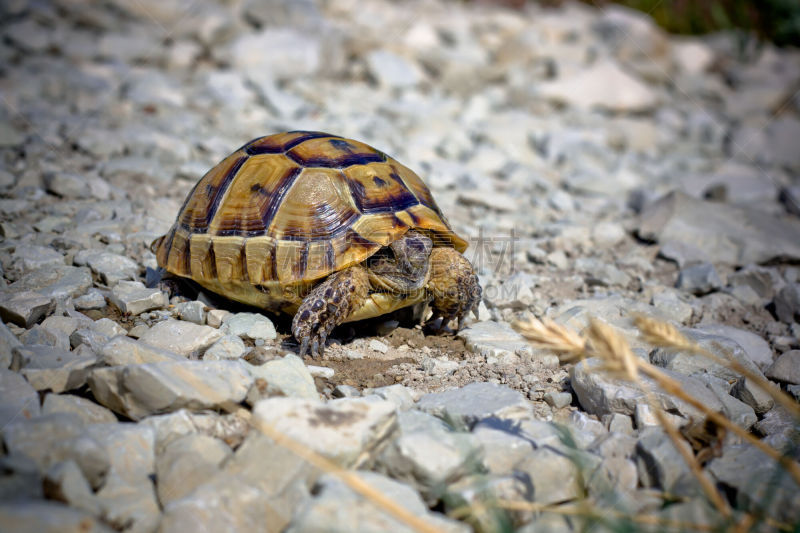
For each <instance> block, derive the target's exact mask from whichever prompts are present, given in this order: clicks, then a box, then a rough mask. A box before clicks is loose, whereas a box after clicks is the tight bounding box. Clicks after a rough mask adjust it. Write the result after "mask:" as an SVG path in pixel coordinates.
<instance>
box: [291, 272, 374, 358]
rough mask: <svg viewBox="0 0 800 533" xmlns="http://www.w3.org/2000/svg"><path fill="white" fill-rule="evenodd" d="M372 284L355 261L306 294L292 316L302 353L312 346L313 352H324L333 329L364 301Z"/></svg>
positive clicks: (293, 331) (293, 329)
mask: <svg viewBox="0 0 800 533" xmlns="http://www.w3.org/2000/svg"><path fill="white" fill-rule="evenodd" d="M369 287H370V284H369V276H368V275H367V271H366V270H365V269H364V267H362V266H358V265H356V266H352V267H350V268H346V269H344V270H342V271H339V272H336V273H335V274H331V275H330V276H329V277H328V279H326V280H325V281H323V282H322V283H320V284H319V285H317V286H316V287H314V288H313V289H312V290H311V292H309V293H308V295H307V296H306V297H305V298H303V303H301V304H300V307H299V308H298V309H297V313H296V314H295V315H294V319H293V320H292V334H294V338H295V339H297V342H299V343H300V357H302V356H303V355H305V354H306V353H307V352H308V350H309V347H310V348H311V355H312V356H317V355H321V354H322V352H323V350H324V349H325V341H326V340H327V338H328V335H329V334H330V332H331V331H332V330H333V328H334V327H336V326H338V325H339V324H341V323H342V322H344V320H345V319H346V318H347V317H348V316H349V315H350V314H351V313H352V312H353V311H355V310H356V309H358V308H359V307H360V306H361V305H363V303H364V302H365V301H366V299H367V295H368V294H369Z"/></svg>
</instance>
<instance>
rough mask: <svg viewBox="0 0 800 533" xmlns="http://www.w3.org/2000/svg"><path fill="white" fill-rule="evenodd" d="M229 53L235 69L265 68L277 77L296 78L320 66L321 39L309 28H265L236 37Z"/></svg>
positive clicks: (247, 70)
mask: <svg viewBox="0 0 800 533" xmlns="http://www.w3.org/2000/svg"><path fill="white" fill-rule="evenodd" d="M267 50H268V51H269V52H268V53H266V52H265V51H267ZM230 57H231V58H232V59H233V63H234V66H235V67H236V69H237V70H238V71H240V72H244V73H245V74H248V73H250V72H252V71H255V72H259V71H267V72H269V73H270V74H271V75H272V76H273V77H274V78H275V79H278V80H280V79H286V78H296V77H300V76H306V75H309V74H313V73H314V72H316V71H317V69H319V67H320V42H319V40H318V39H317V38H316V37H315V36H314V35H311V34H309V33H308V32H302V33H301V32H299V31H297V30H295V29H293V28H268V29H266V30H264V31H262V32H261V33H256V34H248V33H245V34H243V35H242V36H241V37H239V38H238V39H237V40H236V41H235V42H234V43H233V45H232V47H231V55H230Z"/></svg>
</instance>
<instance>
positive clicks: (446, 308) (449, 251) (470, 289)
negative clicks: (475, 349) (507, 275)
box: [428, 247, 482, 329]
mask: <svg viewBox="0 0 800 533" xmlns="http://www.w3.org/2000/svg"><path fill="white" fill-rule="evenodd" d="M428 289H429V290H430V291H431V293H432V294H433V301H432V302H431V304H430V305H431V308H432V309H433V316H432V317H431V321H434V320H436V319H437V318H438V317H442V324H441V327H440V329H443V328H445V326H447V324H449V323H450V321H451V320H453V319H456V320H458V326H457V327H458V329H461V322H462V321H463V320H464V318H465V317H466V316H467V315H468V314H469V313H470V312H472V313H474V314H475V317H476V318H478V304H479V303H480V301H481V293H482V291H481V286H480V284H479V283H478V276H476V275H475V271H474V270H473V269H472V265H471V264H470V262H469V261H467V259H466V258H465V257H464V256H463V255H461V254H460V253H458V252H457V251H456V250H454V249H453V248H446V247H440V248H434V249H433V251H432V252H431V277H430V280H429V281H428Z"/></svg>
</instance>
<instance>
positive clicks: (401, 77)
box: [367, 50, 422, 87]
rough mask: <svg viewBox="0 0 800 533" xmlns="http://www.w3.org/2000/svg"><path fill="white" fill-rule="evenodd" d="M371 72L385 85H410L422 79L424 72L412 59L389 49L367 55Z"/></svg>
mask: <svg viewBox="0 0 800 533" xmlns="http://www.w3.org/2000/svg"><path fill="white" fill-rule="evenodd" d="M367 67H368V68H369V72H370V74H371V75H372V76H373V77H374V78H375V79H376V80H377V81H378V83H379V84H380V85H382V86H385V87H410V86H413V85H416V84H418V83H419V82H420V81H421V80H422V72H421V71H420V69H419V67H417V65H415V64H414V63H413V62H412V61H410V60H408V59H406V58H404V57H402V56H399V55H397V54H395V53H393V52H389V51H387V50H375V51H373V52H370V53H369V54H368V55H367Z"/></svg>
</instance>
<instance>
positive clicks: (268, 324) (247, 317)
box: [220, 313, 278, 340]
mask: <svg viewBox="0 0 800 533" xmlns="http://www.w3.org/2000/svg"><path fill="white" fill-rule="evenodd" d="M220 331H224V332H225V333H227V334H229V335H238V336H239V337H247V338H250V339H253V340H256V339H263V340H273V339H275V338H276V337H277V336H278V334H277V332H276V331H275V326H274V325H273V324H272V321H271V320H270V319H268V318H267V317H265V316H264V315H260V314H257V313H236V314H235V315H231V316H228V317H226V318H225V321H224V322H223V323H222V326H221V328H220Z"/></svg>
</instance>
